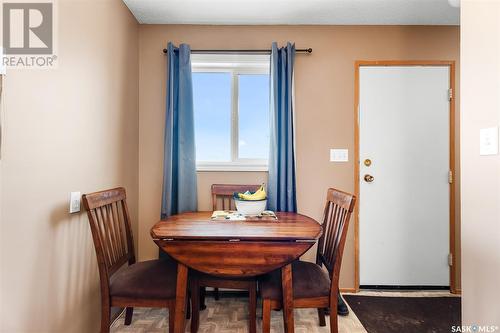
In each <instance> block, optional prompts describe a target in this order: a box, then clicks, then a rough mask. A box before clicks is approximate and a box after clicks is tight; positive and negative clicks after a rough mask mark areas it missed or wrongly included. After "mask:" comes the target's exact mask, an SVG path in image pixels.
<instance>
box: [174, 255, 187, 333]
mask: <svg viewBox="0 0 500 333" xmlns="http://www.w3.org/2000/svg"><path fill="white" fill-rule="evenodd" d="M187 280H188V268H187V266H186V265H184V264H181V263H180V262H179V263H177V286H176V289H175V324H174V332H175V333H184V331H185V325H186V295H187Z"/></svg>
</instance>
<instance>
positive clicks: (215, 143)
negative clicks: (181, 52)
mask: <svg viewBox="0 0 500 333" xmlns="http://www.w3.org/2000/svg"><path fill="white" fill-rule="evenodd" d="M231 78H232V73H230V72H193V97H194V120H195V137H196V160H197V161H198V162H230V161H231V108H232V101H231V98H232V95H231V89H232V87H231ZM237 79H238V101H237V103H238V125H237V126H238V132H239V137H238V150H239V153H238V158H240V159H253V160H255V159H262V160H267V158H268V154H269V75H268V74H239V75H238V77H237Z"/></svg>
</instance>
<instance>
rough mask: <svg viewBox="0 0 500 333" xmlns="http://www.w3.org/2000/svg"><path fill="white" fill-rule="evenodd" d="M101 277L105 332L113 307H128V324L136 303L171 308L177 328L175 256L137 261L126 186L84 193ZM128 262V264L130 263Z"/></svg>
mask: <svg viewBox="0 0 500 333" xmlns="http://www.w3.org/2000/svg"><path fill="white" fill-rule="evenodd" d="M83 205H84V207H85V209H86V210H87V214H88V217H89V222H90V229H91V231H92V238H93V240H94V246H95V251H96V255H97V263H98V266H99V277H100V281H101V306H102V310H101V333H104V332H109V325H110V313H111V307H112V306H116V307H125V308H126V312H125V325H130V323H131V322H132V315H133V309H134V308H133V307H159V308H168V311H169V332H173V328H174V309H175V286H176V280H177V265H176V264H175V263H174V262H173V261H171V260H149V261H143V262H137V263H136V261H135V254H134V241H133V236H132V230H131V226H130V215H129V212H128V208H127V202H126V194H125V189H124V188H115V189H111V190H106V191H101V192H96V193H90V194H85V195H83ZM126 264H127V265H126Z"/></svg>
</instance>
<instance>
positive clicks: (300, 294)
mask: <svg viewBox="0 0 500 333" xmlns="http://www.w3.org/2000/svg"><path fill="white" fill-rule="evenodd" d="M330 284H331V281H330V277H329V276H328V273H327V272H326V271H324V270H323V269H322V268H321V267H320V266H319V265H316V264H314V263H311V262H306V261H298V260H297V261H295V262H293V263H292V287H293V298H313V297H321V296H328V295H329V294H330ZM259 287H260V292H261V295H262V297H263V298H267V299H275V300H276V299H277V300H281V298H282V296H281V269H277V270H275V271H274V272H272V273H270V274H268V275H266V276H264V277H263V278H262V279H261V280H260V281H259Z"/></svg>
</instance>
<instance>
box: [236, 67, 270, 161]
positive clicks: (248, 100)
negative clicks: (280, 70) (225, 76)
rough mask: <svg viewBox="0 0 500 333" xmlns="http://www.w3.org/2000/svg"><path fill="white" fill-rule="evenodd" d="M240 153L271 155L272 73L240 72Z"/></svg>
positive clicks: (264, 157) (245, 155) (256, 155)
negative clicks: (270, 93)
mask: <svg viewBox="0 0 500 333" xmlns="http://www.w3.org/2000/svg"><path fill="white" fill-rule="evenodd" d="M238 92H239V101H238V102H239V108H238V126H239V129H238V131H239V138H238V139H239V140H238V145H239V157H240V158H251V159H267V158H268V157H269V75H266V74H259V75H256V74H248V75H247V74H245V75H239V90H238Z"/></svg>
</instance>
